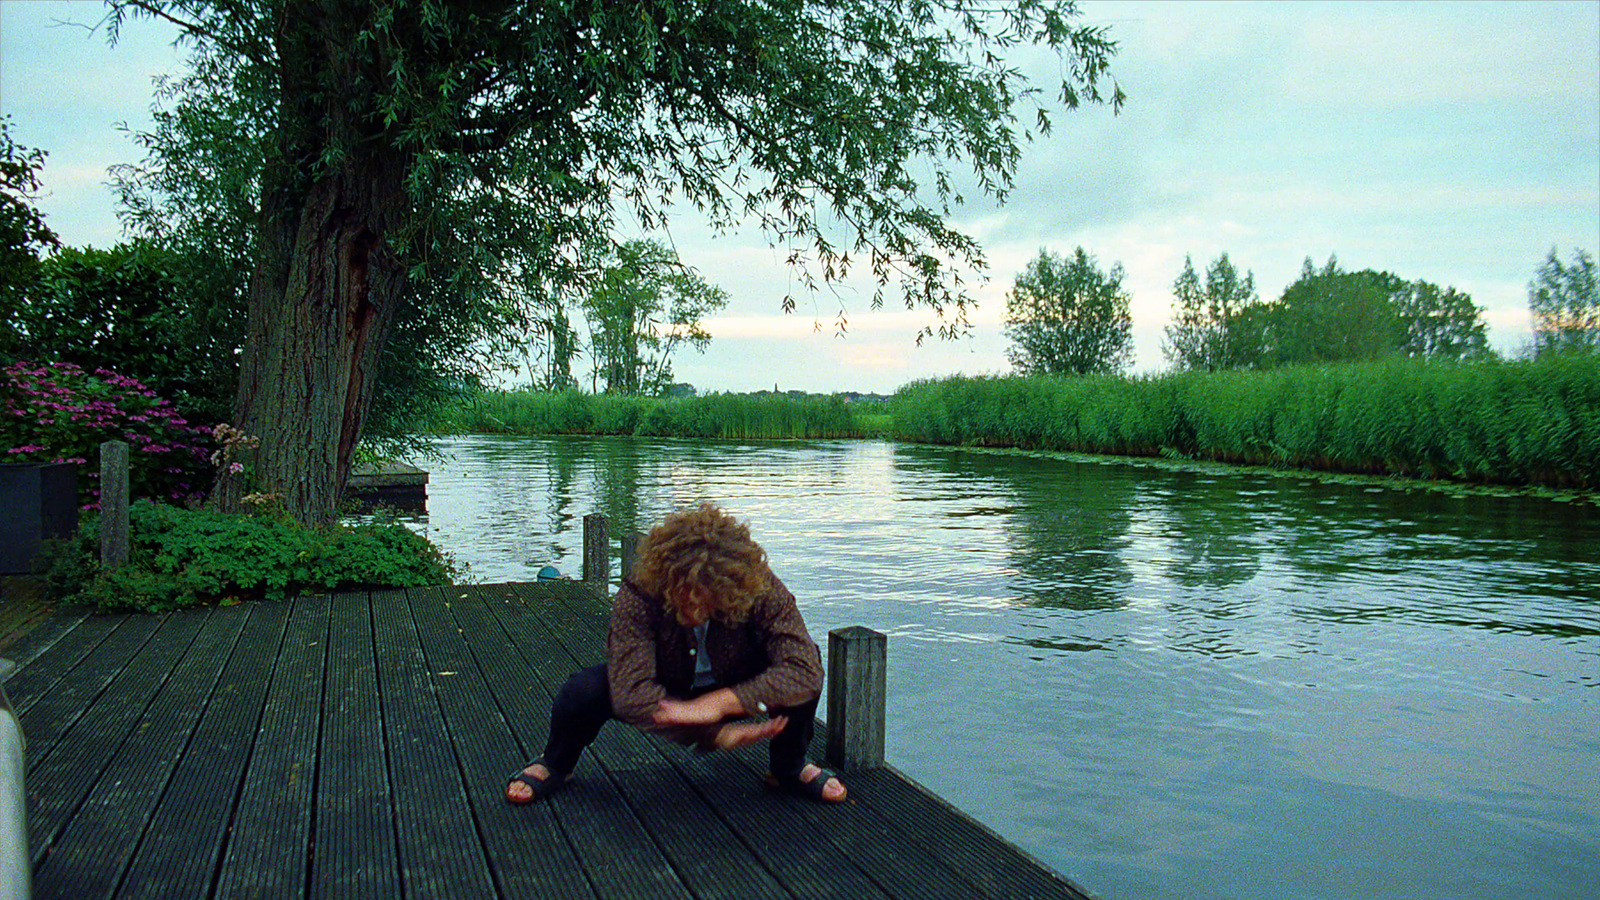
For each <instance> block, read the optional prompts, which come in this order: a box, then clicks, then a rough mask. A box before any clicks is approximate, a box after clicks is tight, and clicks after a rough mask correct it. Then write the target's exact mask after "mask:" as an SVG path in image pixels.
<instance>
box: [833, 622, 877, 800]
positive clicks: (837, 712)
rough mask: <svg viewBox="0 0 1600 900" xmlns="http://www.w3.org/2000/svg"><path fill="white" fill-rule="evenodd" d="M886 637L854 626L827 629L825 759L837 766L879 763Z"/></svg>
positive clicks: (864, 766)
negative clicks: (826, 744) (826, 732)
mask: <svg viewBox="0 0 1600 900" xmlns="http://www.w3.org/2000/svg"><path fill="white" fill-rule="evenodd" d="M888 658H889V639H888V637H886V636H885V635H884V634H883V633H882V632H878V631H873V630H872V629H870V628H865V627H863V626H860V625H851V626H850V627H848V628H835V629H834V630H832V631H830V632H828V749H827V759H828V762H829V763H830V764H832V765H834V766H836V767H838V768H839V769H840V770H842V771H845V772H848V771H851V770H854V769H873V768H878V767H881V766H882V765H883V730H884V728H883V725H884V709H885V702H884V697H885V687H884V685H885V680H886V679H885V676H886V671H887V663H888Z"/></svg>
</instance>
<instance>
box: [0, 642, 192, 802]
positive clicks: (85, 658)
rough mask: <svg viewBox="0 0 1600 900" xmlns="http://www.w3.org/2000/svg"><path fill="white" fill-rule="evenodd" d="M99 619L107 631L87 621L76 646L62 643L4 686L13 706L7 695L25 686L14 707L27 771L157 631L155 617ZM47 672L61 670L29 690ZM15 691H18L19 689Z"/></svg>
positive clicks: (45, 755) (45, 756)
mask: <svg viewBox="0 0 1600 900" xmlns="http://www.w3.org/2000/svg"><path fill="white" fill-rule="evenodd" d="M98 618H99V621H100V622H103V623H106V624H108V625H109V626H110V628H109V633H107V634H97V633H96V631H97V629H95V628H94V627H93V625H92V624H89V623H86V627H88V628H89V631H86V632H85V633H84V635H83V636H82V637H83V641H82V642H81V643H80V642H79V641H78V640H76V639H70V640H63V641H62V642H60V644H58V645H57V646H55V647H52V648H51V651H50V652H48V653H46V654H45V655H43V656H41V657H40V658H39V659H37V660H35V661H33V662H32V663H30V664H29V665H28V666H27V667H25V668H24V669H23V670H22V671H20V672H18V673H17V674H15V675H13V676H12V678H11V680H10V681H8V682H7V683H6V693H7V695H8V696H11V698H12V702H16V699H17V698H16V696H15V695H12V694H11V688H12V686H13V685H17V686H18V687H19V688H21V687H23V684H26V685H28V686H29V687H27V688H25V690H26V695H25V696H27V698H28V699H27V702H26V705H19V707H20V708H21V710H22V712H21V714H20V718H21V719H22V729H23V733H24V734H26V735H27V736H28V768H29V771H30V772H31V771H33V770H35V769H38V768H39V766H41V765H42V764H43V763H44V762H45V760H47V759H49V757H50V754H51V753H52V752H54V749H55V745H56V744H57V742H59V741H60V740H61V737H62V735H64V734H67V733H68V732H69V731H71V729H72V728H73V727H74V726H75V725H76V724H77V723H78V721H79V720H80V719H81V718H82V716H83V715H84V714H85V713H87V712H88V711H89V708H90V707H91V706H92V705H93V704H94V702H95V700H96V699H97V698H98V697H99V696H100V695H101V694H102V693H104V692H105V690H106V687H107V686H108V685H109V684H111V682H112V680H113V679H115V678H116V677H117V675H119V674H120V673H121V672H122V670H123V669H124V668H126V667H127V665H128V663H129V661H130V660H132V659H133V658H134V657H135V656H137V655H138V653H139V651H140V650H142V649H143V648H144V646H145V644H146V642H148V641H149V640H150V636H151V635H153V634H155V633H156V630H157V629H159V628H160V627H161V619H160V618H159V617H157V616H128V615H120V616H105V617H98ZM97 637H99V638H103V641H102V642H98V643H97V642H95V640H94V639H95V638H97ZM51 672H60V673H61V675H60V677H59V678H51V677H50V676H49V675H48V674H44V675H40V676H39V681H38V683H37V684H38V685H39V687H38V688H37V689H35V688H34V687H33V686H34V685H35V682H34V681H32V679H33V678H35V677H36V673H51ZM18 693H23V691H22V690H19V691H18Z"/></svg>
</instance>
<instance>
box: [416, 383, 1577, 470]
mask: <svg viewBox="0 0 1600 900" xmlns="http://www.w3.org/2000/svg"><path fill="white" fill-rule="evenodd" d="M437 427H438V430H439V431H440V432H441V433H507V434H528V435H534V434H582V435H605V434H610V435H637V436H651V437H682V438H702V439H737V440H781V439H795V438H800V439H822V438H880V437H883V438H891V439H894V440H901V441H911V442H916V443H930V444H943V445H951V446H979V447H1008V448H1016V449H1020V450H1053V451H1063V452H1073V453H1086V454H1100V455H1112V456H1121V457H1135V458H1151V459H1170V460H1187V461H1195V462H1207V463H1226V464H1230V465H1244V466H1266V467H1271V468H1279V469H1281V468H1289V469H1297V470H1304V471H1311V472H1327V473H1333V474H1339V475H1363V476H1376V477H1384V478H1402V479H1409V480H1418V479H1420V480H1424V481H1436V482H1444V483H1451V484H1474V485H1498V486H1514V487H1522V486H1532V487H1541V488H1558V489H1562V488H1565V489H1579V490H1581V491H1594V490H1597V489H1600V357H1597V356H1565V357H1547V358H1544V359H1540V360H1498V359H1492V360H1487V361H1483V362H1476V363H1448V362H1430V361H1424V360H1412V359H1391V360H1380V361H1374V362H1366V363H1354V364H1344V365H1336V366H1332V365H1330V366H1304V367H1290V368H1284V369H1274V370H1269V371H1230V372H1215V373H1208V372H1179V373H1168V374H1162V375H1155V376H1145V377H1135V378H1124V377H1111V376H1100V377H1087V378H1079V377H1073V378H1068V377H1020V376H980V377H968V376H953V377H950V378H943V379H937V380H931V381H922V382H916V383H913V384H910V385H907V386H905V387H903V388H901V389H900V390H899V391H897V392H896V393H895V395H894V396H893V397H891V398H887V399H886V400H862V399H858V398H847V397H844V396H841V395H835V396H831V397H822V396H816V395H809V396H794V395H782V394H748V395H746V394H713V395H710V396H706V397H682V398H670V399H661V398H645V397H616V396H607V395H591V394H583V393H580V392H578V391H575V390H574V391H567V392H565V393H558V394H552V393H541V392H530V391H516V392H490V393H485V394H482V395H479V396H477V397H475V398H472V399H471V400H470V401H466V402H463V403H462V404H460V405H459V406H457V407H455V408H453V409H451V410H448V411H446V413H445V414H444V415H443V416H442V417H441V418H440V420H439V422H438V423H437Z"/></svg>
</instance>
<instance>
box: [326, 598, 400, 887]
mask: <svg viewBox="0 0 1600 900" xmlns="http://www.w3.org/2000/svg"><path fill="white" fill-rule="evenodd" d="M327 652H328V661H327V662H328V664H327V671H328V674H327V682H326V684H325V685H324V689H323V691H324V693H323V702H322V731H321V742H320V743H319V745H318V750H317V759H318V761H319V765H318V771H317V790H316V820H315V821H316V838H317V846H316V853H315V855H314V857H313V859H312V861H311V881H310V884H309V896H311V897H330V898H348V900H363V898H369V897H397V896H399V895H400V866H399V861H398V856H397V850H396V844H395V842H396V829H395V819H394V816H395V812H394V803H393V794H392V792H391V791H390V786H389V771H388V766H387V765H386V764H385V748H384V742H383V719H382V715H381V711H380V709H379V700H378V668H377V665H378V664H377V656H376V653H375V651H374V649H373V635H372V606H371V600H370V598H369V596H368V595H367V594H366V593H359V594H339V595H336V596H334V597H332V598H331V599H330V601H329V618H328V651H327Z"/></svg>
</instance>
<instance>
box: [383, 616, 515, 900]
mask: <svg viewBox="0 0 1600 900" xmlns="http://www.w3.org/2000/svg"><path fill="white" fill-rule="evenodd" d="M372 613H373V615H372V619H373V622H372V624H373V635H374V641H375V644H376V646H377V651H378V654H377V658H378V673H379V688H380V690H381V696H382V701H383V706H382V708H383V727H384V739H385V745H386V746H387V747H388V751H389V784H390V787H391V790H392V791H393V793H394V798H395V799H394V802H395V814H396V824H397V838H398V849H399V861H400V872H401V879H402V882H403V884H404V887H405V892H406V894H407V895H409V896H415V897H488V896H493V895H494V893H495V887H494V879H493V876H492V875H491V873H490V871H489V863H488V859H487V858H486V857H485V855H484V852H483V848H482V845H481V844H480V843H479V842H478V840H477V834H478V830H477V826H476V823H474V822H473V819H472V810H471V807H470V804H469V802H468V799H467V792H466V789H465V787H464V786H463V784H462V779H461V766H460V761H459V760H457V759H456V758H455V753H454V750H453V749H452V747H451V745H450V735H449V732H448V730H447V729H446V728H445V725H444V721H443V719H442V716H441V713H440V710H439V704H438V702H437V700H436V698H435V697H434V691H435V690H436V689H437V688H436V685H435V684H434V679H435V676H434V674H433V672H432V670H430V668H429V666H428V661H427V659H426V656H425V654H424V653H423V650H422V647H421V645H420V643H419V639H418V636H417V629H416V624H415V623H414V622H413V621H412V617H411V608H410V606H409V604H408V603H407V601H406V598H405V594H404V593H403V592H401V591H375V592H373V594H372ZM468 836H471V837H472V841H471V843H470V844H468V843H466V842H465V840H464V839H465V838H466V837H468Z"/></svg>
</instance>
